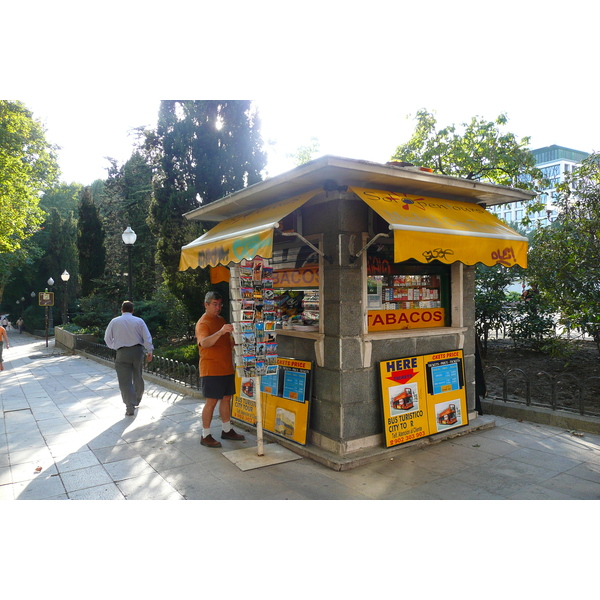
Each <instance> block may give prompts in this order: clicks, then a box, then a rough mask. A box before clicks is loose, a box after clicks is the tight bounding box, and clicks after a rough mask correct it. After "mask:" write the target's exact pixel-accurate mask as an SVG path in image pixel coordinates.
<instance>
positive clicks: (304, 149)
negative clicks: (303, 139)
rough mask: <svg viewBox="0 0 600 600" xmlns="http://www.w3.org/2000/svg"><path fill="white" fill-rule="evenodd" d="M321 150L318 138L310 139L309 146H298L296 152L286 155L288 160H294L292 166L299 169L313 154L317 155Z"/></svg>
mask: <svg viewBox="0 0 600 600" xmlns="http://www.w3.org/2000/svg"><path fill="white" fill-rule="evenodd" d="M320 149H321V142H319V138H316V137H311V138H310V144H305V145H303V146H298V148H297V149H296V152H292V153H290V154H288V155H287V156H288V158H293V159H294V164H295V165H296V166H297V167H299V166H300V165H303V164H304V163H307V162H309V161H310V160H312V157H313V156H314V155H315V154H318V153H319V151H320Z"/></svg>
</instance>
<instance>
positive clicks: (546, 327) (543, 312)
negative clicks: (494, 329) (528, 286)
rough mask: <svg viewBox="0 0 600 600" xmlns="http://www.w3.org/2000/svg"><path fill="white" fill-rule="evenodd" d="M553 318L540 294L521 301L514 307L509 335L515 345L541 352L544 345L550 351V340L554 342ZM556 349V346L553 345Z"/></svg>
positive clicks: (537, 293) (554, 323) (554, 322)
mask: <svg viewBox="0 0 600 600" xmlns="http://www.w3.org/2000/svg"><path fill="white" fill-rule="evenodd" d="M555 325H556V321H555V316H554V314H553V312H552V311H551V309H550V306H549V304H548V302H546V300H545V299H544V296H543V295H542V294H541V293H540V292H536V293H534V294H531V295H530V296H529V297H528V298H527V299H526V300H525V299H521V300H519V302H516V303H515V305H514V312H513V319H512V321H511V323H510V324H509V335H510V337H511V338H512V339H513V340H514V341H515V343H516V344H520V345H522V346H527V347H530V348H532V349H533V350H539V351H542V348H543V347H544V344H546V347H547V348H548V349H550V348H551V347H552V345H551V344H550V343H549V341H550V340H556V332H555ZM554 347H555V348H557V345H556V344H554Z"/></svg>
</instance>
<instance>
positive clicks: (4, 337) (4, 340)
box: [0, 325, 10, 371]
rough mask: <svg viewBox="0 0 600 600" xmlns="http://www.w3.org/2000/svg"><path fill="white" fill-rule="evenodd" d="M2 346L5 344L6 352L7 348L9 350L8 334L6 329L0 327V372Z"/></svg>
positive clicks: (2, 368)
mask: <svg viewBox="0 0 600 600" xmlns="http://www.w3.org/2000/svg"><path fill="white" fill-rule="evenodd" d="M4 344H6V349H7V350H8V348H10V346H9V345H8V333H6V329H4V327H2V325H0V371H4V359H3V358H2V350H4Z"/></svg>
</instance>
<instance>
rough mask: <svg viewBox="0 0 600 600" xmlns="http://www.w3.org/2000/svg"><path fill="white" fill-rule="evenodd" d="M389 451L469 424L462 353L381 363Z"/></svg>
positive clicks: (454, 352)
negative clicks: (393, 447)
mask: <svg viewBox="0 0 600 600" xmlns="http://www.w3.org/2000/svg"><path fill="white" fill-rule="evenodd" d="M379 368H380V379H381V399H382V403H383V415H384V431H385V442H386V447H388V448H389V447H390V446H396V445H399V444H404V443H406V442H410V441H413V440H417V439H419V438H422V437H426V436H429V435H433V434H436V433H441V432H443V431H447V430H448V429H454V428H456V427H461V426H462V425H466V424H467V423H468V417H467V401H466V391H465V375H464V363H463V352H462V350H452V351H450V352H439V353H437V354H427V355H422V356H410V357H404V358H396V359H393V360H385V361H381V362H380V363H379Z"/></svg>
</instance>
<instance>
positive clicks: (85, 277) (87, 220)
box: [77, 187, 106, 297]
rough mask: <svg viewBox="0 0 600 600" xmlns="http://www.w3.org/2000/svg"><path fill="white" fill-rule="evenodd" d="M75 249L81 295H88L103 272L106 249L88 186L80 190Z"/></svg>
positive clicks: (99, 221) (102, 231)
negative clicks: (77, 253) (77, 255)
mask: <svg viewBox="0 0 600 600" xmlns="http://www.w3.org/2000/svg"><path fill="white" fill-rule="evenodd" d="M77 251H78V252H79V277H80V281H81V294H82V296H84V297H85V296H89V295H91V294H92V293H93V291H94V290H95V289H96V287H97V283H96V282H95V281H94V280H97V279H99V278H101V277H102V275H103V274H104V265H105V262H106V250H105V249H104V229H103V227H102V221H101V219H100V213H99V211H98V207H97V206H96V205H95V204H94V201H93V199H92V194H91V191H90V188H89V187H85V188H84V189H83V191H82V192H81V201H80V203H79V219H78V221H77Z"/></svg>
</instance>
